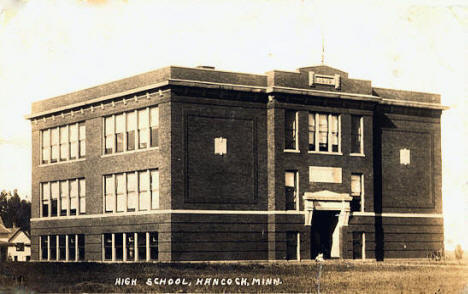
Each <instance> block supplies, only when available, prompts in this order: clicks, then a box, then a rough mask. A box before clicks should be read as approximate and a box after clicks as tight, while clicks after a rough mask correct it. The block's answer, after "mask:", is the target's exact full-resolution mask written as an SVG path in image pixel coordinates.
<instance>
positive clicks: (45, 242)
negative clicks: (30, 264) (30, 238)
mask: <svg viewBox="0 0 468 294" xmlns="http://www.w3.org/2000/svg"><path fill="white" fill-rule="evenodd" d="M40 246H41V248H40V250H41V256H40V257H41V260H48V259H49V237H48V236H40Z"/></svg>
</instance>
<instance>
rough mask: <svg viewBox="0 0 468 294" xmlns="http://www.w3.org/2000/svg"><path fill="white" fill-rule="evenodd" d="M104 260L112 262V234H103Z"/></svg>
mask: <svg viewBox="0 0 468 294" xmlns="http://www.w3.org/2000/svg"><path fill="white" fill-rule="evenodd" d="M103 238H104V246H103V247H104V254H103V256H104V260H112V234H104V237H103Z"/></svg>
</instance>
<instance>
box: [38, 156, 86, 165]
mask: <svg viewBox="0 0 468 294" xmlns="http://www.w3.org/2000/svg"><path fill="white" fill-rule="evenodd" d="M85 160H86V157H83V158H78V159H73V160H65V161H57V162H53V163H41V164H39V167H45V166H51V165H58V164H66V163H74V162H79V161H85Z"/></svg>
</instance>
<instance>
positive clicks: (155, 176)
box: [104, 169, 159, 213]
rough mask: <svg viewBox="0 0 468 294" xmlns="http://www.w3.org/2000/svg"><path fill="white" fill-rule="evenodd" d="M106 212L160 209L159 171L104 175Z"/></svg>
mask: <svg viewBox="0 0 468 294" xmlns="http://www.w3.org/2000/svg"><path fill="white" fill-rule="evenodd" d="M104 202H105V205H104V207H105V211H104V212H105V213H113V212H133V211H145V210H150V209H159V171H158V170H156V169H154V170H143V171H136V172H127V173H120V174H114V175H105V176H104Z"/></svg>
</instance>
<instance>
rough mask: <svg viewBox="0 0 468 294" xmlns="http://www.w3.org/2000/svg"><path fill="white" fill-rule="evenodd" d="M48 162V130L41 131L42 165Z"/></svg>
mask: <svg viewBox="0 0 468 294" xmlns="http://www.w3.org/2000/svg"><path fill="white" fill-rule="evenodd" d="M49 161H50V130H44V131H42V163H44V164H47V163H49Z"/></svg>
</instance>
